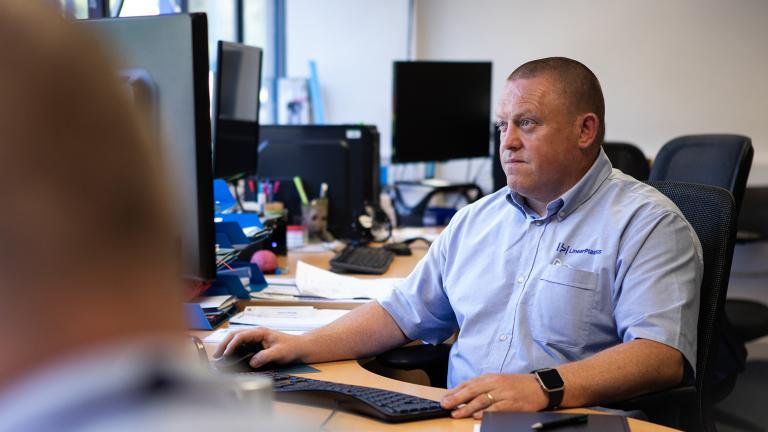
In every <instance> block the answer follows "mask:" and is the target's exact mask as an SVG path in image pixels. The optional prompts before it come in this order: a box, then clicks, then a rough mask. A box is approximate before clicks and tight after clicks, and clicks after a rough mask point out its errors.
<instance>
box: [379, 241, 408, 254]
mask: <svg viewBox="0 0 768 432" xmlns="http://www.w3.org/2000/svg"><path fill="white" fill-rule="evenodd" d="M384 249H386V250H388V251H390V252H392V253H394V254H395V255H399V256H404V255H405V256H407V255H411V248H410V247H408V245H407V244H405V243H387V244H385V245H384Z"/></svg>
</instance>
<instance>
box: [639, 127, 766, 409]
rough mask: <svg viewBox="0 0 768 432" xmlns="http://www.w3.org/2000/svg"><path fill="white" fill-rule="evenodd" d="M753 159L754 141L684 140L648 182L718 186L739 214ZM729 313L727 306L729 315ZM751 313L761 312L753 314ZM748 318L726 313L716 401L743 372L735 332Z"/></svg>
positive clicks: (661, 156) (669, 148)
mask: <svg viewBox="0 0 768 432" xmlns="http://www.w3.org/2000/svg"><path fill="white" fill-rule="evenodd" d="M753 155H754V150H753V148H752V140H751V139H750V138H749V137H746V136H742V135H727V134H722V135H686V136H681V137H678V138H675V139H673V140H671V141H669V142H668V143H666V144H664V146H663V147H662V148H661V150H660V151H659V153H658V154H657V155H656V160H655V161H654V162H653V165H652V166H651V174H650V176H649V179H650V180H652V181H659V180H664V181H683V182H691V183H700V184H706V185H710V186H719V187H721V188H723V189H726V190H728V191H730V192H731V194H732V195H733V198H734V200H735V202H736V213H737V214H738V213H739V212H740V211H741V205H742V202H743V200H744V193H745V189H746V185H747V178H748V177H749V171H750V169H751V167H752V157H753ZM754 306H755V309H759V306H761V305H760V304H759V303H755V304H754ZM728 309H729V308H728V306H726V311H727V310H728ZM731 309H733V308H731ZM734 312H735V311H734ZM751 313H760V311H759V310H753V312H751ZM745 317H746V316H739V315H734V314H728V313H727V312H726V318H725V320H724V322H723V325H722V326H720V332H721V334H720V335H719V336H718V337H719V338H720V344H721V346H722V348H723V349H722V350H721V353H720V358H719V359H718V360H717V368H716V369H717V373H716V381H717V386H716V387H717V392H716V396H715V401H720V400H722V399H725V397H726V396H728V394H730V393H731V391H732V390H733V387H734V386H735V385H736V378H737V376H738V375H739V374H740V373H741V372H743V371H744V365H745V362H746V356H747V351H746V348H745V347H744V342H743V340H742V339H743V338H742V337H741V336H739V335H738V334H737V333H736V330H735V329H737V328H740V327H742V326H743V324H742V323H741V321H743V320H744V319H745ZM732 322H733V323H734V324H733V325H732V324H731V323H732Z"/></svg>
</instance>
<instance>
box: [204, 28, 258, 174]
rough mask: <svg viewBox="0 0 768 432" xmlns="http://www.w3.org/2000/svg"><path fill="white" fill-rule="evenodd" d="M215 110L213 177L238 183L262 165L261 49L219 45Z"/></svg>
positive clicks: (229, 44) (226, 44) (241, 45)
mask: <svg viewBox="0 0 768 432" xmlns="http://www.w3.org/2000/svg"><path fill="white" fill-rule="evenodd" d="M218 50H219V51H218V53H219V54H218V65H217V68H216V69H217V70H216V84H215V87H214V88H215V90H214V92H215V93H214V101H215V103H214V109H213V122H212V123H213V175H214V177H216V178H224V179H228V180H236V179H238V178H242V177H245V176H248V175H252V174H255V173H256V167H257V166H258V163H259V151H258V142H259V90H260V89H261V59H262V51H261V48H257V47H252V46H248V45H243V44H238V43H232V42H223V41H219V46H218Z"/></svg>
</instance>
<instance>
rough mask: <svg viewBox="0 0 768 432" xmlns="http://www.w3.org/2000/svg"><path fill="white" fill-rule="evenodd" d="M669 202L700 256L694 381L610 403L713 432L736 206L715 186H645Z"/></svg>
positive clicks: (687, 427)
mask: <svg viewBox="0 0 768 432" xmlns="http://www.w3.org/2000/svg"><path fill="white" fill-rule="evenodd" d="M648 184H650V185H651V186H653V187H655V188H656V189H658V190H659V191H660V192H661V193H663V194H664V195H666V196H667V197H668V198H669V199H670V200H672V201H673V202H674V203H675V204H676V205H677V206H678V207H679V208H680V210H681V211H682V212H683V215H684V216H685V218H686V219H687V220H688V222H689V223H690V224H691V226H693V229H694V230H695V231H696V234H697V235H698V237H699V241H700V242H701V247H702V251H703V253H704V275H703V278H702V282H701V291H700V306H699V324H698V345H697V356H696V382H695V385H694V386H679V387H676V388H674V389H671V390H667V391H663V392H659V393H654V394H650V395H646V396H640V397H637V398H634V399H632V400H628V401H624V402H621V403H617V404H613V405H611V406H612V407H614V408H619V409H625V410H632V409H639V410H642V411H643V412H645V413H646V415H648V417H649V418H650V420H651V421H653V422H654V423H660V424H664V425H667V426H671V427H676V428H682V429H684V430H704V431H710V432H714V431H716V430H717V429H716V428H715V425H714V421H713V418H712V415H711V411H712V410H711V406H712V404H713V403H714V401H715V400H716V395H715V393H716V388H715V382H714V375H715V373H716V370H715V361H716V359H717V351H718V344H719V337H718V335H719V329H720V326H721V325H722V323H723V317H724V305H725V295H726V293H727V291H728V278H729V275H730V272H731V261H732V259H733V247H734V244H735V240H736V205H735V202H734V200H733V197H732V195H731V194H730V192H728V191H727V190H724V189H722V188H719V187H714V186H707V185H702V184H694V183H683V182H653V181H651V182H648Z"/></svg>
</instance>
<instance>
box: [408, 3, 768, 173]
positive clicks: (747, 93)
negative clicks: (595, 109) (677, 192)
mask: <svg viewBox="0 0 768 432" xmlns="http://www.w3.org/2000/svg"><path fill="white" fill-rule="evenodd" d="M416 5H417V12H416V17H417V32H416V35H417V39H416V56H417V58H418V59H425V60H427V59H429V60H432V59H434V60H437V59H451V60H452V59H455V60H492V61H493V62H494V97H493V99H494V101H496V100H497V99H498V96H499V92H500V88H501V86H502V85H503V83H504V79H505V77H506V76H507V75H508V74H509V73H510V72H511V71H512V70H513V69H514V68H515V67H517V66H518V65H520V64H521V63H523V62H525V61H527V60H531V59H535V58H540V57H546V56H555V55H558V56H566V57H571V58H574V59H577V60H580V61H582V62H583V63H585V64H586V65H587V66H589V67H590V68H591V69H592V70H593V71H594V72H595V73H596V74H597V76H598V78H600V80H601V82H602V85H603V92H604V94H605V98H606V125H607V139H609V140H626V141H630V142H633V143H635V144H637V145H639V146H640V147H641V148H642V149H643V151H644V152H645V153H646V155H648V156H649V157H652V156H653V155H655V153H656V152H657V151H658V149H659V147H660V146H661V145H662V144H664V143H665V142H666V141H668V140H669V139H671V138H673V137H675V136H678V135H683V134H692V133H718V132H722V133H740V134H744V135H748V136H750V137H752V140H753V145H754V146H755V164H754V165H753V170H752V175H751V179H750V183H751V184H757V183H762V184H768V25H766V22H767V21H766V20H767V19H768V2H765V1H758V0H730V1H721V0H674V1H670V0H644V1H618V2H617V1H615V0H581V1H573V0H548V1H543V2H529V1H526V2H523V1H519V0H514V1H512V0H510V1H501V0H499V1H494V0H473V1H466V0H416Z"/></svg>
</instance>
